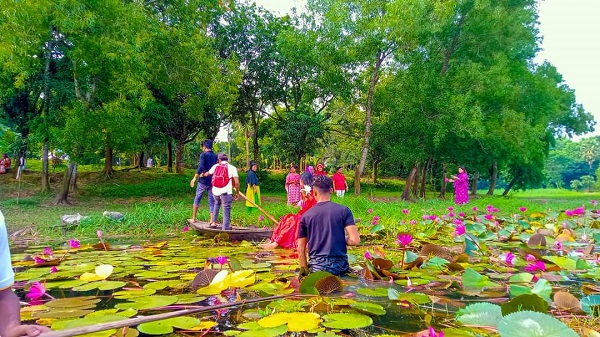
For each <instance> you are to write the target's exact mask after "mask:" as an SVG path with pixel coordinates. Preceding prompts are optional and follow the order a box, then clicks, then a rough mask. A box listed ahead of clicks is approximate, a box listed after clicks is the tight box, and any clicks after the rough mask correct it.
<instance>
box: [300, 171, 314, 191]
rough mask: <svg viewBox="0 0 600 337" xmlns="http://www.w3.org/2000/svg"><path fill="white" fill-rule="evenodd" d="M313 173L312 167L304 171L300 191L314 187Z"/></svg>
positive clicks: (301, 176)
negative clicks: (305, 187) (306, 187)
mask: <svg viewBox="0 0 600 337" xmlns="http://www.w3.org/2000/svg"><path fill="white" fill-rule="evenodd" d="M313 172H314V170H313V167H312V166H307V167H306V169H304V172H302V174H301V175H300V189H303V188H304V186H312V180H313Z"/></svg>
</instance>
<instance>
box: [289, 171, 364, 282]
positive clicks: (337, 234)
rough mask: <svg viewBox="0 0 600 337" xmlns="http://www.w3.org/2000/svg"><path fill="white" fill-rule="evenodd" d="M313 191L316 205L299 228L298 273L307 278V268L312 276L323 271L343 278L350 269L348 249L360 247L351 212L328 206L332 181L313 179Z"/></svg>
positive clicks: (332, 204)
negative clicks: (349, 247)
mask: <svg viewBox="0 0 600 337" xmlns="http://www.w3.org/2000/svg"><path fill="white" fill-rule="evenodd" d="M312 188H313V192H314V194H315V198H316V201H317V204H316V205H314V206H313V207H312V208H310V209H309V210H308V211H306V213H304V215H302V218H301V219H300V227H299V228H298V241H297V246H298V262H299V264H300V273H301V274H302V275H306V274H307V273H308V269H309V268H310V271H312V272H314V271H321V270H322V271H327V272H330V273H332V274H333V275H344V274H346V273H347V272H348V271H349V268H350V267H349V265H348V253H347V246H356V245H358V244H360V235H359V234H358V229H357V228H356V224H355V221H354V217H353V215H352V211H350V209H349V208H348V207H346V206H343V205H340V204H336V203H333V202H331V193H332V192H333V186H332V182H331V178H329V177H327V176H323V175H321V176H315V177H314V179H313V187H312ZM307 253H308V261H307V257H306V255H307ZM309 262H310V264H309Z"/></svg>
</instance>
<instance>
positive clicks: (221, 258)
mask: <svg viewBox="0 0 600 337" xmlns="http://www.w3.org/2000/svg"><path fill="white" fill-rule="evenodd" d="M227 260H228V258H227V256H217V258H216V261H217V263H218V264H219V265H221V266H222V265H224V264H225V263H227Z"/></svg>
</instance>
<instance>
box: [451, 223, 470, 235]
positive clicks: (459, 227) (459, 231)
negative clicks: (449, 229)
mask: <svg viewBox="0 0 600 337" xmlns="http://www.w3.org/2000/svg"><path fill="white" fill-rule="evenodd" d="M466 231H467V230H466V228H465V225H464V224H462V223H459V224H457V225H456V227H455V229H454V234H456V236H461V235H463V234H465V233H466Z"/></svg>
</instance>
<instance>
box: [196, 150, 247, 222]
mask: <svg viewBox="0 0 600 337" xmlns="http://www.w3.org/2000/svg"><path fill="white" fill-rule="evenodd" d="M228 159H229V158H227V154H226V153H219V163H218V164H215V165H213V167H211V168H210V170H209V171H208V172H206V173H203V175H202V176H210V175H212V194H213V198H214V200H215V206H214V207H213V209H212V211H213V212H212V218H211V221H210V222H211V224H210V226H211V227H216V225H217V220H218V219H219V210H220V209H221V205H223V229H224V230H229V229H231V221H230V220H231V204H232V203H233V200H237V199H238V198H239V197H240V179H239V177H238V171H237V168H236V167H235V166H233V165H231V164H229V163H228V162H227V160H228ZM234 189H235V196H234V194H233V190H234Z"/></svg>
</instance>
